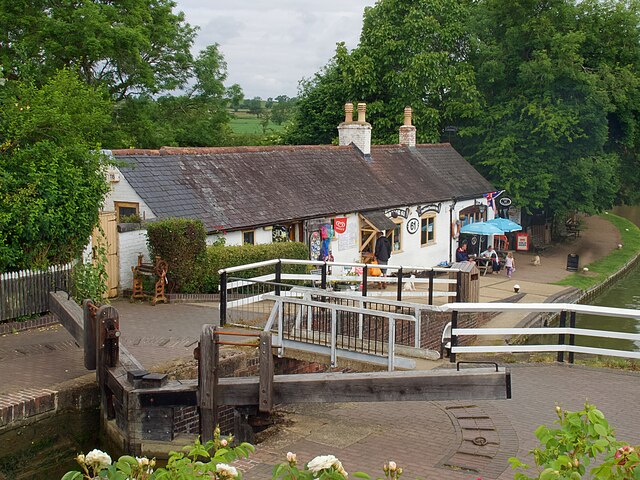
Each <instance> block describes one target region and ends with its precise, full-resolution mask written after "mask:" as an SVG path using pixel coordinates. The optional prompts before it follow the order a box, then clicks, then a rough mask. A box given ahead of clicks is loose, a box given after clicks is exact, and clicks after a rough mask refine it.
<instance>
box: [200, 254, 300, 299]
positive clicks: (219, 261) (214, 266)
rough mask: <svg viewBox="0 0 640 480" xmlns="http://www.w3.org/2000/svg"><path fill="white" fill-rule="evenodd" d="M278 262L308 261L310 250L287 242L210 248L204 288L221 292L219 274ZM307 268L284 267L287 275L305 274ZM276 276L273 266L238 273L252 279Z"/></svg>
mask: <svg viewBox="0 0 640 480" xmlns="http://www.w3.org/2000/svg"><path fill="white" fill-rule="evenodd" d="M276 258H292V259H298V260H307V259H308V258H309V249H308V247H307V246H306V245H305V244H304V243H299V242H284V243H270V244H258V245H240V246H229V247H227V246H210V247H208V248H207V262H206V270H205V271H204V272H203V274H202V279H203V280H202V282H203V283H202V288H203V290H204V291H205V292H210V293H213V292H217V291H218V287H219V285H220V275H219V274H218V270H220V269H223V268H230V267H235V266H239V265H246V264H249V263H256V262H262V261H265V260H273V259H276ZM305 268H306V267H305V266H304V265H283V266H282V272H283V273H304V272H305ZM271 273H273V266H268V267H261V268H255V269H252V270H245V271H242V272H236V273H234V274H233V275H234V276H237V277H240V278H250V277H256V276H259V275H267V274H271Z"/></svg>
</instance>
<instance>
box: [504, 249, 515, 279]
mask: <svg viewBox="0 0 640 480" xmlns="http://www.w3.org/2000/svg"><path fill="white" fill-rule="evenodd" d="M504 269H505V270H506V271H507V277H509V278H511V275H512V274H513V272H514V270H515V269H516V260H515V258H513V253H511V252H509V253H507V258H506V259H505V261H504Z"/></svg>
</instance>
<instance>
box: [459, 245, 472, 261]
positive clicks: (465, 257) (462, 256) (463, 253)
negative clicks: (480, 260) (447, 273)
mask: <svg viewBox="0 0 640 480" xmlns="http://www.w3.org/2000/svg"><path fill="white" fill-rule="evenodd" d="M468 261H469V254H468V253H467V244H466V243H463V244H462V245H460V246H459V247H458V249H457V250H456V262H468Z"/></svg>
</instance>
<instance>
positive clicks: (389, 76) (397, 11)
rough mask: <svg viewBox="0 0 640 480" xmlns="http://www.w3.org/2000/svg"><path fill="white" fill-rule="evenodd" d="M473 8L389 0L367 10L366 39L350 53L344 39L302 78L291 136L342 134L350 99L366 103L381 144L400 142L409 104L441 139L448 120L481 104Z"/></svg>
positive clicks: (439, 1)
mask: <svg viewBox="0 0 640 480" xmlns="http://www.w3.org/2000/svg"><path fill="white" fill-rule="evenodd" d="M469 12H470V10H469V4H468V2H460V1H457V0H418V1H409V0H381V1H379V2H377V3H376V5H375V6H374V7H371V8H368V9H366V10H365V13H364V23H363V28H362V33H361V35H360V43H359V45H358V46H357V47H356V48H355V49H354V50H353V51H352V52H348V51H347V49H346V47H345V46H344V45H343V44H339V45H338V48H337V50H336V54H335V56H334V58H333V59H332V60H331V61H330V62H329V64H328V65H327V66H326V67H325V68H323V69H322V70H321V71H320V72H319V73H318V74H316V75H315V76H314V78H313V79H311V80H307V81H304V82H302V84H301V88H300V92H299V103H298V108H299V113H298V114H297V115H296V119H295V121H294V128H292V129H291V130H290V132H291V135H289V136H288V138H287V140H289V141H291V142H292V143H315V142H317V141H318V140H323V141H325V142H326V141H327V137H330V138H334V137H335V136H336V130H335V127H336V125H337V122H339V121H340V119H341V117H342V105H344V103H345V102H346V101H365V102H367V104H368V105H367V116H368V118H369V119H370V121H371V123H375V126H376V128H375V129H374V130H373V132H372V140H373V141H374V142H377V143H395V142H397V138H398V127H399V126H400V125H401V123H402V117H403V110H404V107H406V106H411V107H412V108H413V110H414V114H415V125H416V127H417V132H418V140H419V141H422V142H424V141H430V142H434V141H438V140H439V138H440V135H441V132H442V130H443V128H444V126H445V125H448V124H451V123H452V122H453V120H455V119H458V118H466V117H469V116H471V115H472V114H474V113H476V112H477V110H478V107H479V103H478V93H477V90H476V87H475V76H474V72H473V68H472V67H471V65H470V64H468V63H467V61H466V60H467V57H468V53H469V40H468V38H467V33H466V31H465V28H466V21H467V18H468V16H469ZM338 105H340V108H338ZM328 121H330V122H331V123H327V122H328ZM297 127H300V128H301V129H302V132H295V128H297ZM305 132H308V134H305ZM314 132H318V133H314Z"/></svg>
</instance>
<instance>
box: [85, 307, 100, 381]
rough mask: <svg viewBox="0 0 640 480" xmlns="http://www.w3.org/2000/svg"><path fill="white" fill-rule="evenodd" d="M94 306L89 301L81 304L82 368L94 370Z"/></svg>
mask: <svg viewBox="0 0 640 480" xmlns="http://www.w3.org/2000/svg"><path fill="white" fill-rule="evenodd" d="M94 312H95V305H94V304H93V302H92V301H91V300H89V299H87V300H85V301H83V302H82V320H83V324H84V331H83V335H84V368H86V369H87V370H95V369H96V355H97V353H96V316H95V315H94Z"/></svg>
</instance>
